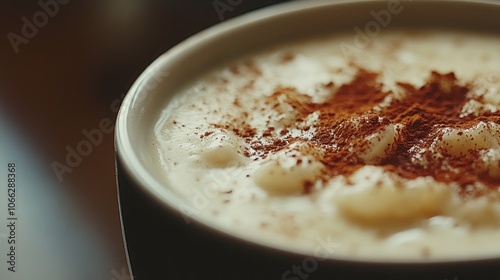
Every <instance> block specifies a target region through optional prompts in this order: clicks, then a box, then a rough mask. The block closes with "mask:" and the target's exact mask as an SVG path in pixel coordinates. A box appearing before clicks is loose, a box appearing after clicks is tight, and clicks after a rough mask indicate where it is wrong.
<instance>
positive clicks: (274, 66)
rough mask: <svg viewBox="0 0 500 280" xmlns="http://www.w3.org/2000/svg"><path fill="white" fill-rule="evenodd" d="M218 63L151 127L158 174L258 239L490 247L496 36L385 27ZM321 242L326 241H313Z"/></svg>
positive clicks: (497, 159)
mask: <svg viewBox="0 0 500 280" xmlns="http://www.w3.org/2000/svg"><path fill="white" fill-rule="evenodd" d="M350 36H351V35H348V34H345V35H338V34H337V35H335V36H324V37H318V38H312V39H308V40H303V41H297V42H295V43H293V44H290V43H288V44H286V45H280V46H276V47H274V48H271V49H267V50H264V51H260V52H258V53H253V54H250V55H248V56H246V57H243V58H241V59H239V60H236V61H231V62H229V63H227V64H225V65H223V66H220V67H218V68H214V69H213V70H212V71H210V72H208V73H206V75H204V76H202V77H199V78H198V79H196V80H195V81H194V82H193V83H192V84H189V85H187V86H186V87H185V89H184V90H182V91H180V92H179V93H178V94H177V96H176V97H175V98H174V99H173V100H171V101H170V102H169V104H168V105H167V106H166V109H165V111H164V113H163V115H162V117H161V119H160V121H159V122H158V123H157V125H156V131H155V141H154V143H153V144H154V146H155V148H156V150H157V152H158V160H159V162H160V163H161V165H162V167H163V168H164V170H165V178H164V179H165V182H166V185H167V186H169V187H171V188H173V189H174V190H175V191H176V192H177V193H178V194H179V195H180V196H182V197H183V198H184V199H185V202H186V204H188V205H190V206H191V207H190V209H194V211H193V210H190V211H189V215H197V216H199V217H200V218H201V219H205V220H209V221H211V222H212V223H213V224H215V225H217V226H218V227H220V228H222V229H224V230H227V231H229V232H232V233H235V234H237V235H240V236H245V237H247V238H248V239H251V240H254V241H256V242H258V243H262V244H267V245H270V246H274V247H279V248H285V249H287V250H292V251H297V252H302V253H307V254H318V255H322V256H325V255H327V256H330V257H344V258H356V259H375V258H378V259H380V258H383V259H384V260H385V259H387V260H415V259H417V260H418V259H433V260H439V259H450V258H452V259H460V258H471V257H472V258H474V257H491V256H494V257H498V256H500V243H499V242H498V240H499V238H500V111H499V109H500V54H499V53H498V49H500V39H499V38H498V36H494V35H490V34H476V33H469V32H464V31H452V30H432V31H431V30H390V31H387V32H385V33H383V34H380V35H379V36H378V37H376V38H374V40H372V41H371V42H370V44H369V45H368V46H367V47H366V48H364V49H362V50H357V51H356V52H349V53H346V52H345V48H343V47H341V46H345V42H349V39H350ZM325 242H328V243H329V244H330V245H331V246H330V248H331V247H334V248H335V250H323V252H322V253H320V252H319V251H321V250H322V248H323V247H324V246H323V247H322V246H321V245H322V244H324V243H325Z"/></svg>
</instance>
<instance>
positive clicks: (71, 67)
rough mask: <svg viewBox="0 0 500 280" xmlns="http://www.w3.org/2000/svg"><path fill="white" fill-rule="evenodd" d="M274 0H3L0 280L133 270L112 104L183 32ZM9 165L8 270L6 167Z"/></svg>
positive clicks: (112, 275)
mask: <svg viewBox="0 0 500 280" xmlns="http://www.w3.org/2000/svg"><path fill="white" fill-rule="evenodd" d="M278 2H283V1H282V0H281V1H280V0H215V1H214V0H163V1H162V0H103V1H84V0H39V1H18V0H5V1H1V2H0V35H1V37H0V38H1V39H0V180H1V181H0V260H1V262H0V279H2V280H8V279H16V280H17V279H38V280H44V279H51V280H58V279H112V280H125V279H131V278H130V272H129V271H128V268H127V261H126V257H125V256H126V255H125V250H124V246H123V239H122V235H121V226H120V220H119V211H118V201H117V192H116V183H115V163H114V147H113V132H112V128H113V126H114V121H115V117H116V113H117V109H118V106H119V105H120V102H121V100H122V98H123V94H124V93H126V92H127V90H128V89H129V87H130V86H131V85H132V83H133V82H134V80H135V79H136V77H138V76H139V74H140V73H141V72H142V71H143V70H144V69H145V68H146V67H147V65H148V64H150V63H151V62H152V61H153V60H154V59H156V58H157V57H158V56H159V55H160V54H162V53H163V52H165V51H166V50H168V49H169V48H171V47H172V46H174V45H175V44H176V43H178V42H180V41H181V40H183V39H185V38H187V37H189V36H190V35H192V34H194V33H196V32H198V31H200V30H202V29H204V28H207V27H209V26H211V25H214V24H217V23H219V22H220V21H223V20H228V19H230V18H232V17H235V16H238V15H240V14H243V13H246V12H249V11H252V10H255V9H258V8H261V7H264V6H269V5H272V4H275V3H278ZM11 162H12V163H15V164H16V212H15V217H16V218H17V220H16V230H15V239H16V250H15V253H16V262H15V270H16V272H12V271H10V270H9V269H8V268H9V267H12V265H11V264H9V263H7V261H8V258H9V257H8V256H7V254H9V252H10V246H11V245H10V244H9V240H10V239H9V237H10V235H11V231H10V229H9V228H8V227H7V225H8V223H7V218H8V216H7V212H8V209H7V208H8V205H7V204H8V201H7V187H6V185H7V183H6V182H7V179H6V178H7V172H8V171H7V165H8V164H9V163H11Z"/></svg>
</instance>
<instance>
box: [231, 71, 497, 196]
mask: <svg viewBox="0 0 500 280" xmlns="http://www.w3.org/2000/svg"><path fill="white" fill-rule="evenodd" d="M377 79H378V74H377V73H373V72H370V71H367V70H364V69H360V70H359V71H358V73H357V75H356V77H355V78H354V79H353V80H352V82H350V83H348V84H345V85H342V86H341V87H340V88H338V89H333V84H332V83H329V84H327V85H325V88H326V89H329V90H332V91H333V90H334V91H335V92H332V95H331V97H330V98H329V99H328V100H326V101H324V102H322V103H314V102H312V100H311V98H310V97H308V96H307V95H303V94H299V93H297V92H296V91H295V89H291V88H283V89H278V90H276V91H275V92H274V94H273V95H272V96H270V97H269V103H270V104H271V105H272V104H273V103H272V102H275V104H274V107H278V105H279V102H280V101H278V100H283V98H279V97H280V96H284V97H285V98H284V100H285V102H286V103H288V104H289V105H290V106H292V107H293V108H294V109H295V110H296V111H298V114H297V115H296V121H297V122H301V121H302V120H304V119H305V118H306V117H307V116H308V115H309V114H312V113H314V112H317V113H318V114H319V119H318V121H317V123H316V124H315V125H314V126H315V133H314V135H313V137H311V138H310V139H307V142H308V143H309V144H311V145H314V146H317V147H320V148H322V149H323V150H324V151H325V152H324V154H323V156H321V157H318V160H319V161H320V162H322V163H323V165H324V166H325V169H324V176H323V178H322V179H324V180H328V179H329V178H332V177H334V176H337V175H345V176H348V175H350V174H352V173H353V172H355V171H356V170H358V169H359V168H361V167H363V166H365V165H366V163H365V162H364V160H363V159H362V158H361V157H360V156H359V153H356V152H353V149H354V150H356V151H360V152H361V153H362V152H363V151H364V150H365V149H366V148H367V147H368V141H367V140H366V137H367V136H369V135H372V134H373V133H376V132H379V131H382V130H383V129H385V127H386V126H387V125H388V124H401V125H402V129H401V130H400V131H399V132H398V133H397V139H396V142H395V146H394V147H392V146H391V147H387V150H386V152H387V153H388V156H387V157H386V158H384V159H383V160H381V161H379V162H375V163H370V164H372V165H376V166H380V167H382V168H384V169H385V170H387V171H390V172H395V173H397V174H399V176H401V177H403V178H407V179H414V178H417V177H421V176H432V177H433V178H434V179H435V180H437V181H439V182H445V183H453V182H454V183H456V184H458V185H459V186H461V187H462V189H463V190H464V191H465V188H466V187H467V186H471V185H474V184H475V183H476V182H481V183H483V184H484V185H486V186H488V187H489V188H499V187H500V179H498V178H492V177H490V176H489V175H488V174H487V173H486V172H483V171H481V168H477V166H478V164H481V162H480V159H479V154H478V152H477V151H475V150H471V151H469V153H468V155H466V156H462V157H456V156H453V155H450V154H446V153H444V154H441V156H439V157H438V156H436V154H434V153H433V152H432V151H430V150H429V147H430V145H431V144H432V142H433V141H434V140H435V139H436V138H439V137H442V134H440V128H443V127H449V128H455V129H467V128H471V127H473V126H474V125H476V124H478V123H479V122H480V121H490V122H495V123H497V124H500V112H499V111H497V112H494V113H493V112H484V113H481V114H480V115H479V116H476V115H474V114H470V115H467V116H461V110H462V107H463V106H464V104H466V103H467V102H468V101H470V99H471V97H468V95H467V93H468V92H469V91H470V85H467V84H462V83H460V81H458V80H457V78H456V77H455V75H454V73H448V74H439V73H437V72H432V73H430V77H429V79H428V81H427V82H426V84H425V85H424V86H422V87H420V88H416V87H414V86H413V85H411V84H408V83H398V87H399V90H400V91H402V92H403V96H404V98H401V99H400V100H392V102H391V103H390V104H389V106H385V107H378V108H377V106H378V105H379V104H381V103H382V102H383V101H384V100H385V99H386V98H387V97H388V96H389V95H390V94H391V92H390V91H383V87H382V84H380V83H379V82H378V81H377ZM354 118H356V119H357V120H358V123H354V122H353V121H352V120H353V119H354ZM309 129H310V127H308V126H304V127H302V128H301V130H302V131H303V132H306V131H307V130H309ZM275 131H277V130H275V128H274V127H268V128H267V129H265V131H264V133H263V134H262V135H261V136H260V137H259V138H258V140H255V138H253V139H250V138H249V137H248V136H249V135H252V136H253V135H255V129H254V128H251V127H248V128H246V129H244V130H243V131H240V130H235V131H234V132H235V133H236V134H237V135H239V136H241V137H244V138H245V139H246V140H247V141H248V142H249V143H250V145H251V147H252V149H253V150H254V151H255V152H254V153H253V154H252V153H250V152H248V151H247V152H246V153H245V155H246V156H248V157H250V156H252V155H253V156H255V155H258V156H259V157H261V158H263V157H266V156H267V155H268V154H270V153H275V152H277V151H279V150H281V149H284V148H286V147H288V146H289V145H290V144H291V143H294V142H296V141H304V139H302V138H300V137H292V136H287V133H288V129H284V130H282V131H279V132H276V133H275ZM496 133H498V132H496ZM414 146H418V147H420V148H421V150H422V151H425V152H424V153H423V154H421V155H420V156H421V157H423V158H425V160H426V162H427V163H428V164H426V165H425V166H424V165H422V164H419V163H415V161H414V160H412V159H414V158H415V156H416V153H417V152H416V151H413V150H412V149H410V148H412V147H414ZM444 163H446V165H449V166H448V167H445V164H444ZM450 167H451V168H450ZM310 187H311V186H310V184H309V185H307V186H304V191H305V193H307V192H308V190H309V189H310ZM478 192H479V191H478ZM476 195H478V194H476Z"/></svg>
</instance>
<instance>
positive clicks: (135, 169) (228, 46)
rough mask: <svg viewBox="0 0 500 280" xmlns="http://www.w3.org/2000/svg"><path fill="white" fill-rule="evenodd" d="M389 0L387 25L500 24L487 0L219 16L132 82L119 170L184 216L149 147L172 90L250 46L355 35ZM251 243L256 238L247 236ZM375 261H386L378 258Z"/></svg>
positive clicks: (292, 7) (297, 6) (121, 119)
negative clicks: (392, 10)
mask: <svg viewBox="0 0 500 280" xmlns="http://www.w3.org/2000/svg"><path fill="white" fill-rule="evenodd" d="M399 2H400V3H399ZM398 3H399V4H398ZM388 5H389V6H388ZM390 5H400V6H401V7H403V11H402V12H400V13H398V14H397V15H393V16H392V18H391V21H390V25H389V26H388V27H387V28H392V27H405V26H417V27H430V28H440V27H451V28H463V29H477V30H481V31H484V30H489V31H490V30H492V31H496V30H499V31H500V20H499V19H500V3H499V2H498V1H493V0H490V1H389V2H387V1H295V2H291V3H286V4H280V5H277V6H274V7H270V8H266V9H263V10H260V11H257V12H252V13H249V14H246V15H243V16H240V17H238V18H235V19H232V20H228V21H225V22H222V23H220V24H218V25H216V26H213V27H211V28H209V29H207V30H205V31H203V32H201V33H199V34H196V35H194V36H192V37H191V38H189V39H187V40H185V41H184V42H181V43H180V44H178V45H177V46H175V47H174V48H172V49H170V50H169V51H167V52H166V53H165V54H163V55H162V56H160V57H159V58H158V59H157V60H156V61H154V62H153V63H152V64H151V65H150V66H149V67H148V68H147V69H146V71H145V72H144V73H143V74H142V75H141V76H140V77H139V78H138V79H137V81H136V82H135V84H134V85H133V86H132V88H131V89H130V91H129V92H128V94H127V96H126V97H125V99H124V101H123V104H122V106H121V109H120V112H119V114H118V119H117V124H116V134H115V136H116V139H115V142H116V152H117V158H118V161H119V162H120V165H121V167H120V169H119V172H123V173H126V174H127V176H128V177H129V178H130V179H131V181H132V184H133V185H134V187H135V188H137V189H139V190H141V191H142V192H143V193H145V194H147V197H148V199H150V201H151V202H153V203H155V204H157V205H160V206H161V208H160V209H162V210H160V211H165V212H170V213H176V214H178V215H179V216H182V215H183V213H185V212H186V209H188V211H189V208H190V207H192V206H190V205H188V204H187V203H185V202H184V201H183V200H182V199H181V198H180V197H178V196H177V195H176V193H175V192H174V191H173V190H172V189H171V188H170V186H168V185H165V183H164V181H163V180H162V179H161V178H162V177H163V176H164V175H163V174H162V170H161V168H160V167H159V164H157V162H158V161H157V155H156V154H155V153H154V149H153V148H152V147H151V145H152V143H153V137H154V129H155V124H156V123H157V120H158V119H159V117H160V116H161V114H162V110H163V109H164V108H165V106H166V104H167V103H168V102H169V100H170V99H171V98H172V96H173V94H174V93H176V92H177V91H178V89H180V88H182V87H183V86H184V85H186V84H187V83H189V82H190V81H192V80H193V79H194V78H196V77H197V76H198V75H200V74H202V73H203V72H204V71H207V70H208V69H210V68H211V67H213V66H214V65H218V64H221V63H224V62H227V61H229V60H231V59H232V58H236V57H238V56H240V55H243V54H246V53H248V52H250V51H254V50H257V49H262V48H265V47H267V46H271V45H273V44H276V43H280V42H284V41H287V40H295V39H297V38H301V37H304V36H311V35H314V34H322V33H325V32H328V33H329V34H335V33H336V32H352V34H353V36H354V35H355V32H354V30H353V28H354V27H356V26H358V27H361V28H363V27H364V26H365V25H366V24H367V23H368V22H370V21H374V18H373V16H372V14H370V11H379V10H384V9H385V10H387V9H390V7H391V6H390ZM394 7H396V6H394ZM499 34H500V33H499ZM499 51H500V50H499ZM193 210H194V209H193ZM191 218H192V219H193V222H194V223H196V224H199V225H202V226H204V228H205V229H206V228H208V229H212V230H215V231H216V232H217V231H220V229H219V228H218V227H217V226H216V225H215V224H214V223H212V222H211V221H210V220H203V219H201V218H199V217H196V216H193V217H191ZM230 235H232V234H231V233H230ZM234 237H235V240H236V242H248V241H249V240H244V238H243V237H241V236H234ZM499 242H500V241H499ZM250 243H259V242H258V241H256V240H251V242H250ZM258 245H263V244H258ZM267 247H272V246H269V244H266V246H263V247H259V249H258V250H266V248H267ZM271 249H272V248H271ZM274 249H276V248H274ZM281 249H283V248H281ZM349 261H355V260H349ZM475 261H480V260H475ZM374 262H380V263H384V260H383V259H382V260H377V261H374Z"/></svg>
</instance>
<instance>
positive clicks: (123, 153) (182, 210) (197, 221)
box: [114, 0, 500, 265]
mask: <svg viewBox="0 0 500 280" xmlns="http://www.w3.org/2000/svg"><path fill="white" fill-rule="evenodd" d="M395 1H397V2H401V3H405V2H413V1H412V0H399V1H398V0H395ZM387 2H388V1H385V0H316V1H293V2H285V3H280V4H275V5H272V6H269V7H265V8H262V9H258V10H255V11H252V12H248V13H245V14H243V15H240V16H237V17H235V18H232V19H228V20H225V21H222V22H220V23H217V24H215V25H213V26H211V27H209V28H206V29H204V30H202V31H200V32H198V33H196V34H194V35H192V36H190V37H189V38H187V39H185V40H183V41H181V42H180V43H178V44H176V45H175V46H173V47H172V48H171V49H169V50H167V51H166V52H164V53H163V54H161V55H160V56H159V57H158V58H157V59H155V60H154V61H153V62H152V63H151V64H150V65H149V66H148V67H147V68H146V69H145V70H144V71H143V72H142V73H141V74H140V76H139V77H138V78H137V79H136V80H135V82H134V83H133V85H132V86H131V88H130V89H129V91H128V92H127V94H126V96H125V97H124V99H123V101H122V104H121V106H120V109H119V111H118V115H117V119H116V124H115V133H114V148H115V157H116V158H117V161H119V162H120V163H121V164H120V166H121V168H119V169H123V170H122V172H125V173H127V174H128V177H129V178H130V179H131V180H132V181H133V184H134V185H135V186H138V187H139V189H141V190H142V191H143V192H144V193H146V194H147V195H148V197H149V198H151V199H152V200H153V201H155V202H156V203H157V204H158V205H161V206H162V208H164V209H165V210H167V211H170V212H172V213H175V214H177V215H182V216H183V217H185V215H186V213H187V215H188V218H189V220H190V221H189V222H191V221H192V222H193V224H194V225H195V226H201V227H203V228H204V229H206V230H210V231H213V232H215V233H216V234H221V235H224V236H228V237H230V238H231V239H236V240H238V241H239V242H243V243H245V244H251V245H253V246H255V245H257V246H258V247H263V248H265V249H266V250H273V251H276V252H281V253H285V254H292V255H299V256H303V257H308V256H312V254H306V253H304V252H299V251H294V250H286V249H284V248H281V247H279V246H273V245H272V244H270V243H265V242H262V241H261V240H260V239H259V238H248V236H246V237H245V236H243V235H242V234H237V233H236V232H229V231H227V230H225V229H222V228H221V227H220V226H218V225H217V224H216V223H214V222H212V221H211V220H210V219H206V218H203V217H200V216H197V215H190V214H189V213H193V212H195V211H196V209H195V208H194V207H193V206H191V205H189V204H188V203H185V202H183V200H182V199H181V198H180V197H179V196H178V195H176V194H175V193H174V192H173V191H172V190H170V189H169V188H165V187H164V183H162V182H161V181H160V180H159V179H157V178H155V177H154V176H153V175H152V174H151V173H150V172H149V171H148V170H147V168H146V167H145V166H144V165H142V164H141V161H140V157H139V155H138V154H137V152H136V149H135V148H134V145H133V143H132V141H131V138H130V137H129V132H130V131H129V129H130V127H129V124H128V120H129V119H130V118H133V117H134V116H133V113H134V112H133V110H134V108H136V107H137V106H136V105H137V104H140V102H141V101H142V99H141V98H140V97H141V95H144V94H145V93H144V90H143V89H144V86H145V84H146V83H147V82H148V81H149V80H151V79H152V78H155V77H154V75H155V73H154V69H158V68H160V67H161V66H164V65H167V64H170V63H172V61H174V60H175V59H178V58H179V57H182V56H183V55H185V54H186V53H188V52H189V50H192V49H194V48H195V47H197V46H199V45H200V44H203V43H204V42H206V41H207V40H209V39H211V40H213V39H217V38H218V36H221V34H224V33H226V32H228V31H231V30H235V29H238V28H241V27H243V26H246V25H249V24H251V23H255V22H258V21H263V20H266V19H270V18H274V17H279V16H284V15H285V14H288V13H294V12H298V11H301V10H305V9H317V8H321V7H325V6H332V5H340V4H344V5H352V4H358V3H387ZM418 2H421V3H428V4H430V3H437V2H449V3H455V4H458V3H467V4H478V5H481V4H488V5H496V6H500V2H499V1H495V0H440V1H435V0H419V1H418ZM431 5H432V4H431ZM151 73H153V74H151ZM117 172H119V170H118V169H117ZM498 260H500V256H498V257H477V258H470V259H444V260H441V259H431V260H425V259H420V260H414V259H410V260H401V261H398V260H393V259H390V260H383V259H382V260H380V259H374V258H371V257H370V258H366V259H365V258H359V257H357V258H354V257H353V258H350V257H345V256H344V255H339V256H336V255H334V256H329V257H328V258H327V260H326V261H342V262H350V263H363V264H366V263H369V264H373V265H394V264H400V265H422V264H423V265H439V264H459V263H471V262H484V261H498Z"/></svg>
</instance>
